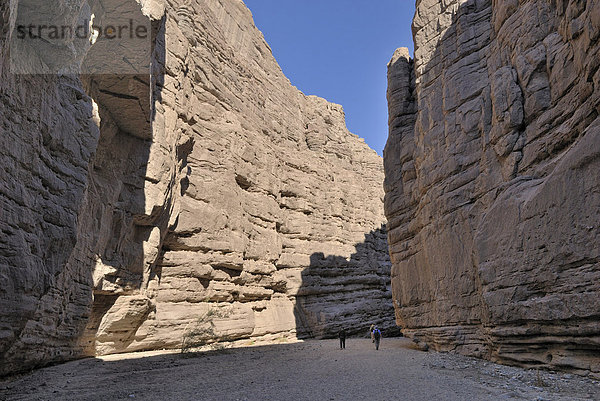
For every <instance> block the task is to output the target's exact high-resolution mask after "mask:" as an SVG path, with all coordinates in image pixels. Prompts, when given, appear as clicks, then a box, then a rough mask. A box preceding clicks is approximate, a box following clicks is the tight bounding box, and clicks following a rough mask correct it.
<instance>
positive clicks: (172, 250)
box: [0, 0, 394, 374]
mask: <svg viewBox="0 0 600 401" xmlns="http://www.w3.org/2000/svg"><path fill="white" fill-rule="evenodd" d="M131 1H134V0H131ZM137 3H139V4H138V7H141V9H142V11H143V13H144V15H146V16H147V18H148V19H149V21H150V23H151V26H152V69H151V73H150V74H138V75H122V76H118V75H98V76H82V77H73V76H72V77H65V76H30V75H27V76H26V75H13V74H11V73H10V71H9V65H10V63H9V54H10V53H9V52H10V49H9V46H8V43H10V35H11V34H13V33H14V32H12V31H11V30H10V29H9V28H10V26H11V25H10V23H9V22H10V21H9V20H10V15H11V14H10V9H9V6H8V2H1V3H0V5H1V7H0V11H2V14H1V16H2V25H1V26H2V38H1V40H0V45H1V46H0V48H1V50H2V53H1V59H0V61H1V62H0V68H1V70H0V76H1V80H0V98H1V101H0V127H1V132H2V135H1V136H0V144H1V146H0V155H1V157H0V163H1V165H2V167H3V169H4V170H3V171H4V175H3V176H2V181H1V182H0V189H1V190H0V229H1V230H2V235H1V236H0V243H1V244H2V246H1V247H0V280H1V286H0V317H1V326H0V356H1V359H2V364H0V365H1V367H0V374H6V373H10V372H15V371H18V370H23V369H26V368H29V367H32V366H36V365H40V364H44V363H48V362H56V361H61V360H65V359H70V358H76V357H80V356H83V355H95V354H107V353H116V352H126V351H137V350H151V349H162V348H178V347H180V346H181V342H182V339H183V337H184V336H185V335H186V333H189V332H190V331H193V330H195V329H196V328H197V326H198V325H200V324H202V323H203V322H206V320H205V318H206V316H213V318H212V319H211V320H212V321H211V322H210V323H211V326H210V327H211V336H210V338H209V339H207V340H208V341H233V340H240V339H250V338H257V337H265V336H267V337H268V336H271V337H281V336H286V335H299V336H314V337H328V336H333V335H335V333H336V332H337V331H338V330H339V329H340V328H342V327H344V328H346V330H347V331H349V332H354V333H358V332H362V330H365V332H366V328H368V326H369V325H370V324H371V323H375V324H379V325H380V326H382V327H383V328H384V330H385V329H387V328H391V327H392V326H393V325H394V324H393V306H392V302H391V292H390V279H389V273H390V267H391V264H390V262H389V257H388V253H387V243H386V234H385V226H383V222H384V217H383V205H382V199H383V190H382V189H380V188H381V182H382V181H383V166H382V160H381V158H380V157H379V156H377V154H376V153H375V152H374V151H373V150H371V149H369V148H368V146H367V145H366V144H365V143H364V141H363V140H362V139H360V138H358V137H357V136H355V135H353V134H351V133H349V132H348V130H347V129H346V127H345V122H344V113H343V110H342V108H341V107H340V106H338V105H334V104H331V103H328V102H326V101H325V100H323V99H320V98H317V97H314V96H305V95H303V94H302V93H300V92H299V91H298V90H297V89H296V88H294V87H293V86H292V85H291V84H290V82H289V81H288V80H287V79H286V78H285V76H284V75H283V73H282V71H281V69H280V68H279V66H278V65H277V63H276V61H275V60H274V58H273V56H272V54H271V50H270V48H269V46H268V45H267V44H266V42H265V41H264V39H263V37H262V35H261V33H260V32H259V31H258V30H257V28H256V27H255V26H254V25H253V22H252V16H251V14H250V12H249V11H248V9H247V8H246V7H245V6H244V4H243V3H242V2H240V1H237V0H194V1H178V0H176V1H167V2H166V3H164V4H163V3H161V2H158V1H151V0H148V1H138V2H137ZM82 4H83V2H82ZM71 5H72V4H71ZM75 9H76V11H77V12H81V10H88V12H92V11H94V13H95V15H96V17H97V18H102V10H101V9H95V8H94V5H93V4H92V5H91V6H90V8H88V9H86V8H83V7H82V8H77V7H75ZM13 11H14V10H13ZM72 17H73V18H79V17H80V16H79V15H75V14H73V16H72ZM70 48H73V46H71V47H70Z"/></svg>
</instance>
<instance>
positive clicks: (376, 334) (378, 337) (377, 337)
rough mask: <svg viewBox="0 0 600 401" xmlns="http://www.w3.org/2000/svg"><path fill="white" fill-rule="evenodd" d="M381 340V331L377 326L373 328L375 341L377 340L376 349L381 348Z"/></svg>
mask: <svg viewBox="0 0 600 401" xmlns="http://www.w3.org/2000/svg"><path fill="white" fill-rule="evenodd" d="M380 341H381V331H380V330H379V329H378V328H377V326H375V328H374V329H373V342H375V349H376V350H378V349H379V342H380Z"/></svg>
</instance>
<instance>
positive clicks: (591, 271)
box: [384, 0, 600, 376]
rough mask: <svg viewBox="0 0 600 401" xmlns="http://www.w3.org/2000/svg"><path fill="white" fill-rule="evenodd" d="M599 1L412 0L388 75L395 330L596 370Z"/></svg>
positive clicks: (522, 360)
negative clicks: (408, 27) (409, 42)
mask: <svg viewBox="0 0 600 401" xmlns="http://www.w3.org/2000/svg"><path fill="white" fill-rule="evenodd" d="M599 13H600V2H598V1H587V2H586V1H527V2H523V1H521V2H519V1H484V0H478V1H472V0H470V1H445V2H437V1H430V0H421V1H417V12H416V14H415V19H414V22H413V33H414V39H415V59H414V61H413V60H410V59H409V58H408V53H407V51H406V50H398V51H397V53H396V54H395V55H394V58H393V59H392V61H391V62H390V64H389V90H388V99H389V109H390V137H389V140H388V143H387V146H386V150H385V153H384V163H385V171H386V179H385V190H386V198H385V211H386V215H387V219H388V229H389V233H388V240H389V245H390V255H391V258H392V264H393V267H392V288H393V295H394V302H395V306H396V319H397V323H398V324H399V325H400V326H402V327H403V332H404V333H405V334H407V335H409V336H412V337H416V338H418V339H420V340H422V341H425V342H427V343H429V345H430V346H433V347H434V348H435V349H438V350H457V351H459V352H462V353H466V354H470V355H476V356H481V357H485V358H489V359H492V360H494V361H498V362H503V363H510V364H520V365H524V366H532V367H535V366H541V367H544V366H547V367H555V368H564V369H573V370H575V371H580V372H590V371H591V372H592V374H594V375H596V376H598V375H599V374H600V351H599V350H600V315H599V311H600V303H599V302H600V280H599V279H600V241H599V240H600V231H599V229H598V219H599V216H600V174H599V171H600V118H599V117H598V116H599V113H600V70H599V66H600V41H599V38H600V14H599Z"/></svg>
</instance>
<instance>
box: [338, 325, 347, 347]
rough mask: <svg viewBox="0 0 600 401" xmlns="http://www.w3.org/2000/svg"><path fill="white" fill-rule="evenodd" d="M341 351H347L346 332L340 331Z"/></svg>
mask: <svg viewBox="0 0 600 401" xmlns="http://www.w3.org/2000/svg"><path fill="white" fill-rule="evenodd" d="M339 337H340V349H346V330H344V329H341V330H340V335H339Z"/></svg>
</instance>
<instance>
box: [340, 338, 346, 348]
mask: <svg viewBox="0 0 600 401" xmlns="http://www.w3.org/2000/svg"><path fill="white" fill-rule="evenodd" d="M340 349H346V339H345V338H340Z"/></svg>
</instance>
